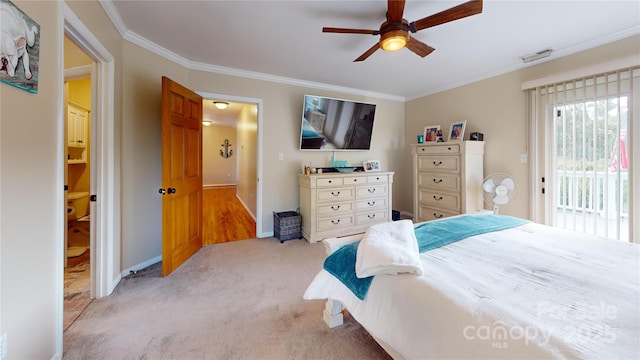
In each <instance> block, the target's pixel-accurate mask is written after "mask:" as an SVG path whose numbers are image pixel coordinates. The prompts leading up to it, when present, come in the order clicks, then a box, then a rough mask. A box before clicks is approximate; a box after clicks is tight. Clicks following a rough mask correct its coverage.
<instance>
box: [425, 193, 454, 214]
mask: <svg viewBox="0 0 640 360" xmlns="http://www.w3.org/2000/svg"><path fill="white" fill-rule="evenodd" d="M418 202H419V203H420V204H424V205H429V206H435V207H437V208H447V209H451V210H455V211H459V210H460V195H459V194H457V193H455V194H451V193H446V192H438V191H430V190H425V189H420V192H419V198H418Z"/></svg>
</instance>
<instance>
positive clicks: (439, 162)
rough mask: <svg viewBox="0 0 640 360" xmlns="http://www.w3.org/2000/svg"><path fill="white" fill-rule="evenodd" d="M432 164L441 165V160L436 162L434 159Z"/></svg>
mask: <svg viewBox="0 0 640 360" xmlns="http://www.w3.org/2000/svg"><path fill="white" fill-rule="evenodd" d="M433 165H435V166H440V165H442V161H438V162H435V161H434V162H433Z"/></svg>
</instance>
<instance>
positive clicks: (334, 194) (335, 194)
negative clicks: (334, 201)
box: [331, 191, 340, 196]
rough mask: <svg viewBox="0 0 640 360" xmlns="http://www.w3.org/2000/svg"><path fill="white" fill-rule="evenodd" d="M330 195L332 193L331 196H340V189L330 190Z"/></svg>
mask: <svg viewBox="0 0 640 360" xmlns="http://www.w3.org/2000/svg"><path fill="white" fill-rule="evenodd" d="M331 195H333V196H340V191H338V192H333V191H332V192H331Z"/></svg>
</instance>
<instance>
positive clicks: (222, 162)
mask: <svg viewBox="0 0 640 360" xmlns="http://www.w3.org/2000/svg"><path fill="white" fill-rule="evenodd" d="M225 139H228V140H229V142H230V143H231V149H232V150H233V155H232V156H231V157H229V158H226V159H225V158H223V157H222V156H220V150H221V149H222V146H221V144H223V143H224V140H225ZM237 143H238V142H237V137H236V128H235V127H233V126H221V125H211V126H203V127H202V185H203V186H218V185H232V184H233V185H235V184H237V182H238V173H237V163H238V161H237V160H238V144H237Z"/></svg>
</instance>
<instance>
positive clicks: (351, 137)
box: [300, 95, 376, 151]
mask: <svg viewBox="0 0 640 360" xmlns="http://www.w3.org/2000/svg"><path fill="white" fill-rule="evenodd" d="M375 114H376V105H375V104H367V103H361V102H356V101H349V100H342V99H333V98H328V97H322V96H315V95H305V96H304V105H303V108H302V123H301V125H300V150H324V151H338V150H369V148H370V146H371V135H372V134H373V121H374V119H375Z"/></svg>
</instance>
